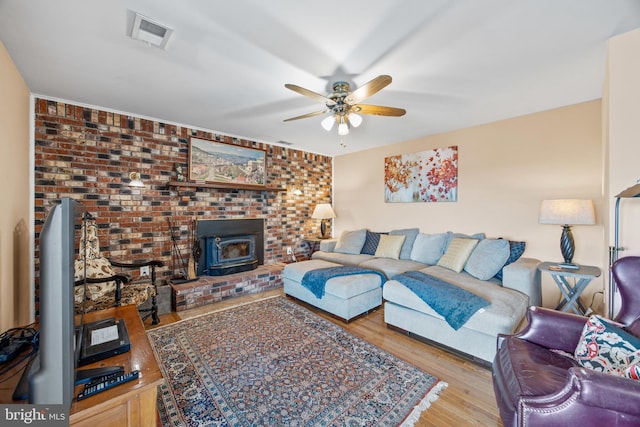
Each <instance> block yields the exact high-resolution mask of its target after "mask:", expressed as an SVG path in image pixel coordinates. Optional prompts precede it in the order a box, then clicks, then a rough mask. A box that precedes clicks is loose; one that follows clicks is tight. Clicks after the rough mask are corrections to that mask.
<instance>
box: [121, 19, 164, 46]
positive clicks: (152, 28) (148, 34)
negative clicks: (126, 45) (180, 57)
mask: <svg viewBox="0 0 640 427" xmlns="http://www.w3.org/2000/svg"><path fill="white" fill-rule="evenodd" d="M172 34H173V29H171V28H169V27H167V26H165V25H162V24H160V23H159V22H157V21H154V20H153V19H149V18H147V17H146V16H143V15H140V14H139V13H136V14H135V18H134V20H133V29H132V30H131V38H132V39H134V40H142V41H143V42H145V43H147V44H149V45H153V46H157V47H159V48H160V49H165V48H166V47H167V43H168V42H169V38H170V37H171V35H172Z"/></svg>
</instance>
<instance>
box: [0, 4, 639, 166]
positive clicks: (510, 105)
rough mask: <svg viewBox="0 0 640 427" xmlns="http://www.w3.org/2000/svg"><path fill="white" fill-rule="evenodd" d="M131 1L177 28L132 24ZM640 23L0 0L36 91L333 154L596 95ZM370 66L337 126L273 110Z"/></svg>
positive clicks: (473, 7) (437, 12)
mask: <svg viewBox="0 0 640 427" xmlns="http://www.w3.org/2000/svg"><path fill="white" fill-rule="evenodd" d="M134 12H138V13H141V14H143V15H146V16H147V17H149V18H151V19H153V20H156V21H158V22H160V23H163V24H165V25H167V26H169V27H171V28H173V29H174V31H175V33H174V35H173V37H172V39H171V40H170V41H169V44H168V46H167V49H166V50H161V49H159V48H156V47H151V46H147V45H146V44H145V43H143V42H141V41H137V40H133V39H131V38H130V37H129V33H130V30H131V28H130V27H131V25H132V22H133V14H134ZM635 28H640V0H517V1H514V0H429V1H425V0H401V1H397V0H396V1H391V0H388V1H385V0H340V1H335V0H324V1H315V2H309V1H301V0H272V1H264V0H233V1H215V0H181V1H175V0H56V1H51V0H29V1H24V0H0V40H1V41H2V43H3V44H4V45H5V47H6V49H7V50H8V52H9V54H10V55H11V57H12V59H13V61H14V62H15V64H16V66H17V67H18V69H19V71H20V73H21V74H22V76H23V78H24V79H25V81H26V83H27V85H28V86H29V89H30V90H31V92H32V93H34V94H37V95H41V96H46V97H50V98H58V99H63V100H70V101H73V102H76V103H80V104H86V105H90V106H97V107H101V108H104V109H109V110H115V111H119V112H124V113H130V114H134V115H141V116H145V117H149V118H153V119H157V120H160V121H166V122H169V123H177V124H181V125H185V126H190V127H195V128H201V129H204V130H209V131H214V132H219V133H225V134H230V135H235V136H238V137H242V138H247V139H251V140H257V141H264V142H267V143H276V144H280V143H283V142H285V143H290V144H292V147H293V148H296V149H301V150H307V151H312V152H316V153H321V154H327V155H340V154H344V153H349V152H353V151H358V150H363V149H367V148H370V147H374V146H381V145H387V144H393V143H396V142H400V141H406V140H410V139H415V138H419V137H422V136H426V135H432V134H437V133H442V132H447V131H451V130H454V129H460V128H464V127H469V126H474V125H478V124H482V123H488V122H492V121H496V120H502V119H505V118H509V117H515V116H519V115H523V114H528V113H531V112H536V111H542V110H547V109H551V108H556V107H560V106H564V105H570V104H575V103H579V102H583V101H588V100H592V99H596V98H600V97H601V96H602V91H603V82H604V74H605V65H606V48H607V40H608V39H609V38H611V37H612V36H614V35H616V34H620V33H624V32H627V31H629V30H632V29H635ZM380 74H389V75H391V76H392V77H393V82H392V83H391V84H390V85H389V86H387V87H386V88H385V89H383V90H382V91H380V92H379V93H377V94H375V95H374V96H372V97H371V98H369V99H367V100H366V101H365V102H364V103H371V104H376V105H388V106H393V107H400V108H404V109H406V110H407V114H406V115H405V116H403V117H379V116H363V117H364V122H363V124H362V126H360V127H359V128H358V129H355V130H352V132H351V133H350V134H349V135H347V136H346V137H344V140H343V142H344V144H345V145H346V147H343V146H341V141H340V137H339V136H338V135H337V131H336V128H334V129H333V131H332V132H330V133H329V132H326V131H325V130H323V129H322V128H321V127H320V121H321V120H322V119H323V118H324V115H322V116H316V117H313V118H308V119H303V120H296V121H292V122H287V123H285V122H283V119H286V118H289V117H293V116H297V115H302V114H306V113H310V112H313V111H319V110H322V109H323V107H324V106H323V105H322V104H321V103H318V102H316V101H314V100H312V99H309V98H306V97H303V96H301V95H299V94H297V93H295V92H292V91H290V90H288V89H286V88H285V87H284V84H285V83H293V84H296V85H299V86H302V87H305V88H307V89H310V90H312V91H315V92H318V93H321V94H327V93H329V92H330V89H331V84H332V83H333V82H334V81H337V80H346V81H348V82H350V83H351V84H352V90H353V89H354V88H355V87H358V86H360V85H362V84H364V83H366V82H367V81H369V80H371V79H372V78H374V77H376V76H378V75H380Z"/></svg>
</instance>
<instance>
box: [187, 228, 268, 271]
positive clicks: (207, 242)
mask: <svg viewBox="0 0 640 427" xmlns="http://www.w3.org/2000/svg"><path fill="white" fill-rule="evenodd" d="M196 235H197V238H198V239H199V242H200V247H201V248H203V250H202V253H201V255H200V259H199V260H198V266H197V267H198V268H197V274H198V276H202V275H208V276H224V275H226V274H232V273H239V272H242V271H249V270H253V269H255V268H257V267H258V265H263V264H264V220H262V219H222V220H200V221H198V225H197V230H196Z"/></svg>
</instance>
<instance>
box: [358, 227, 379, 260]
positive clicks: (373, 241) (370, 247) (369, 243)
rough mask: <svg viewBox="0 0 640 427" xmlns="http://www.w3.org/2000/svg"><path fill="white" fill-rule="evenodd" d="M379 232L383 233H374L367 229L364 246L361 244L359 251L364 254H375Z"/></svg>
mask: <svg viewBox="0 0 640 427" xmlns="http://www.w3.org/2000/svg"><path fill="white" fill-rule="evenodd" d="M381 234H383V233H376V232H374V231H369V230H367V237H366V238H365V240H364V246H362V250H361V251H360V253H361V254H365V255H375V254H376V249H378V242H380V235H381Z"/></svg>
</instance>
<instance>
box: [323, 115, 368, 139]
mask: <svg viewBox="0 0 640 427" xmlns="http://www.w3.org/2000/svg"><path fill="white" fill-rule="evenodd" d="M335 123H338V135H340V136H344V135H348V134H349V125H351V126H353V127H354V128H357V127H358V126H360V125H361V124H362V116H361V115H359V114H356V113H349V114H334V115H331V116H327V117H325V118H324V119H323V120H322V121H321V122H320V125H321V126H322V128H323V129H324V130H326V131H327V132H329V131H330V130H331V129H333V125H334V124H335Z"/></svg>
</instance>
